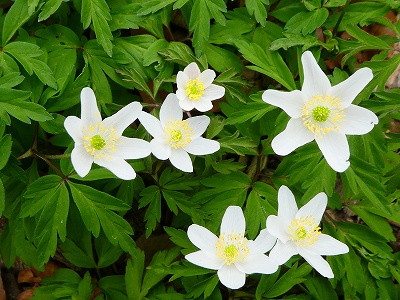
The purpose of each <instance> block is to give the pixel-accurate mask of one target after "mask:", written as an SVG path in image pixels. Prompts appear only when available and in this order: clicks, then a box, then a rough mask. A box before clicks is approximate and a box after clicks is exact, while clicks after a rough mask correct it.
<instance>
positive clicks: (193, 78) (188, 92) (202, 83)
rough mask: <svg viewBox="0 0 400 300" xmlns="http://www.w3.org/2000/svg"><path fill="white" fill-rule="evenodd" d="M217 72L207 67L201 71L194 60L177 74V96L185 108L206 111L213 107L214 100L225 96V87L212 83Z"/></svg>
mask: <svg viewBox="0 0 400 300" xmlns="http://www.w3.org/2000/svg"><path fill="white" fill-rule="evenodd" d="M214 78H215V72H214V71H213V70H210V69H207V70H205V71H203V72H201V73H200V69H199V67H198V66H197V64H196V63H194V62H192V63H191V64H189V65H188V66H187V67H186V68H185V69H184V70H183V72H182V71H179V72H178V75H177V76H176V84H177V86H178V89H177V91H176V96H177V97H178V99H179V105H180V107H181V108H182V109H183V110H186V111H190V110H192V109H193V108H195V109H197V110H198V111H201V112H205V111H208V110H210V109H212V107H213V105H212V103H211V101H212V100H215V99H219V98H221V97H223V96H224V94H225V88H224V87H222V86H219V85H215V84H212V82H213V81H214Z"/></svg>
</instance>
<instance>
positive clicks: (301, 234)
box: [295, 226, 307, 240]
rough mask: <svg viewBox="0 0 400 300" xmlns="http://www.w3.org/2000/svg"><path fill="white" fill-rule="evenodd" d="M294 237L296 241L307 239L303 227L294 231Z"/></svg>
mask: <svg viewBox="0 0 400 300" xmlns="http://www.w3.org/2000/svg"><path fill="white" fill-rule="evenodd" d="M295 236H296V238H297V239H298V240H304V239H305V238H306V237H307V230H306V229H305V228H304V227H303V226H300V227H299V228H297V229H296V233H295Z"/></svg>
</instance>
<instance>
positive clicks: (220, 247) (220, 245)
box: [215, 233, 250, 266]
mask: <svg viewBox="0 0 400 300" xmlns="http://www.w3.org/2000/svg"><path fill="white" fill-rule="evenodd" d="M247 242H248V241H247V239H246V238H245V237H244V233H240V234H233V233H232V234H226V233H222V234H221V235H220V236H219V238H218V241H217V243H216V245H215V248H216V250H217V252H216V254H217V256H218V257H219V258H220V259H222V260H223V261H224V262H225V264H226V265H228V266H229V265H231V264H234V263H235V262H237V261H242V262H243V261H244V260H245V259H246V257H247V256H248V255H249V254H250V248H249V246H248V245H247Z"/></svg>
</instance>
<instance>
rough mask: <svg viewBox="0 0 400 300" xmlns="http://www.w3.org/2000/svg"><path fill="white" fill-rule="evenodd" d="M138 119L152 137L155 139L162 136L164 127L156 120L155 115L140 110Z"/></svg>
mask: <svg viewBox="0 0 400 300" xmlns="http://www.w3.org/2000/svg"><path fill="white" fill-rule="evenodd" d="M138 119H139V121H140V123H142V125H143V127H144V128H145V129H146V130H147V132H148V133H150V134H151V135H152V137H154V138H156V139H163V138H164V129H163V128H162V126H161V122H160V120H158V119H157V118H156V117H155V116H153V115H151V114H149V113H147V112H144V111H142V112H141V113H140V115H139V117H138Z"/></svg>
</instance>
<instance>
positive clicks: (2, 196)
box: [0, 179, 6, 215]
mask: <svg viewBox="0 0 400 300" xmlns="http://www.w3.org/2000/svg"><path fill="white" fill-rule="evenodd" d="M5 205H6V191H5V189H4V184H3V181H2V180H1V179H0V214H1V215H3V212H4V208H5Z"/></svg>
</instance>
